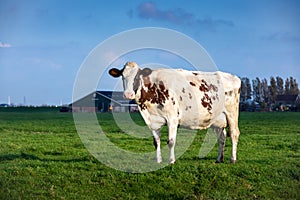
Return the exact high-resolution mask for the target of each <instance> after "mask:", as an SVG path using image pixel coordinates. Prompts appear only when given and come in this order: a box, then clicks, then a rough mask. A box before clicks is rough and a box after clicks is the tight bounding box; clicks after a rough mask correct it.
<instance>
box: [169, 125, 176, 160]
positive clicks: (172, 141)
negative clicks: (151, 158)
mask: <svg viewBox="0 0 300 200" xmlns="http://www.w3.org/2000/svg"><path fill="white" fill-rule="evenodd" d="M177 126H178V123H171V124H169V126H168V128H169V139H168V145H169V149H170V157H169V163H170V164H174V163H175V160H176V159H175V144H176V135H177Z"/></svg>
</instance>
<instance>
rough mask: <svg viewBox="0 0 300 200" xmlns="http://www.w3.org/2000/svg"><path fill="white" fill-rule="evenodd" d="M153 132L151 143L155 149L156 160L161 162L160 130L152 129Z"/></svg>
mask: <svg viewBox="0 0 300 200" xmlns="http://www.w3.org/2000/svg"><path fill="white" fill-rule="evenodd" d="M152 134H153V144H154V146H155V149H156V162H157V163H161V162H162V158H161V150H160V130H152Z"/></svg>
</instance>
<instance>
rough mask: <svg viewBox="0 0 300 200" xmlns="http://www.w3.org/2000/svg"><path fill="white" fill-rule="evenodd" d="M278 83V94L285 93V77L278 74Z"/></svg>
mask: <svg viewBox="0 0 300 200" xmlns="http://www.w3.org/2000/svg"><path fill="white" fill-rule="evenodd" d="M276 84H277V95H283V94H284V88H283V79H282V78H281V77H279V76H277V77H276Z"/></svg>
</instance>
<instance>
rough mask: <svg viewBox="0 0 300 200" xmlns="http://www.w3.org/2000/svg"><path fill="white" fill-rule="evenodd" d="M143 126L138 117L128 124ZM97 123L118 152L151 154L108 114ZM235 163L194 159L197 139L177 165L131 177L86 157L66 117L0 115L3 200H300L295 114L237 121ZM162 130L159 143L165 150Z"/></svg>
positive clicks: (299, 122) (147, 143)
mask: <svg viewBox="0 0 300 200" xmlns="http://www.w3.org/2000/svg"><path fill="white" fill-rule="evenodd" d="M132 117H133V118H134V119H135V120H137V121H138V123H141V124H142V123H143V122H142V119H141V117H140V116H139V115H138V114H135V115H133V116H132ZM98 119H99V121H100V123H102V125H103V126H105V131H107V135H108V136H109V137H110V138H111V141H113V142H114V143H115V144H116V145H119V146H120V147H121V148H125V147H127V149H130V150H131V151H137V152H138V151H140V150H141V149H142V150H143V151H148V150H153V149H154V147H153V144H152V138H151V137H149V139H143V140H141V139H136V140H135V139H134V138H129V137H128V135H126V134H124V133H123V132H122V131H121V130H120V129H118V128H117V127H116V125H115V124H114V122H113V120H112V116H111V115H110V114H99V116H98ZM240 130H241V136H240V141H239V146H238V162H237V163H236V164H234V165H233V164H230V163H229V160H230V151H231V141H230V139H229V138H228V139H227V142H226V147H227V148H226V150H225V159H226V162H225V163H222V164H215V159H216V157H217V145H216V146H215V148H214V149H213V151H211V152H210V153H209V155H208V156H207V157H205V158H204V159H200V158H198V153H199V148H200V146H201V144H202V141H203V139H204V136H205V132H204V131H200V132H199V133H198V134H197V136H196V138H195V140H194V142H193V144H192V145H191V146H190V148H189V149H188V151H186V152H185V154H184V155H183V156H182V157H180V158H179V159H177V161H176V163H175V165H172V166H167V167H165V168H163V169H160V170H157V171H154V172H149V173H142V174H132V173H126V172H121V171H117V170H115V169H111V168H109V167H107V166H105V165H104V164H102V163H101V162H99V161H98V160H96V159H95V158H94V157H93V156H91V155H90V154H89V152H88V151H87V150H86V149H85V147H84V145H83V144H82V142H81V140H80V138H79V136H78V134H77V132H76V129H75V126H74V122H73V117H72V114H71V113H58V112H47V111H39V112H29V111H26V110H25V111H24V110H22V111H20V112H5V109H4V110H2V112H0V141H1V143H0V144H1V145H0V199H300V182H299V181H300V180H299V179H300V149H299V147H300V145H299V144H300V137H299V136H300V113H241V114H240ZM149 134H151V133H150V131H149ZM166 134H167V133H166V130H165V129H164V130H163V143H164V142H166Z"/></svg>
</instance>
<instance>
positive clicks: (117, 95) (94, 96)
mask: <svg viewBox="0 0 300 200" xmlns="http://www.w3.org/2000/svg"><path fill="white" fill-rule="evenodd" d="M97 101H98V102H107V103H108V102H112V103H115V104H117V105H119V106H128V105H129V104H136V102H135V101H134V100H131V101H129V100H127V99H124V97H123V92H122V91H95V92H92V93H90V94H88V95H86V96H84V97H83V98H81V99H78V100H77V101H75V102H73V103H72V104H70V106H72V105H73V104H74V105H81V106H82V105H95V102H97Z"/></svg>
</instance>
